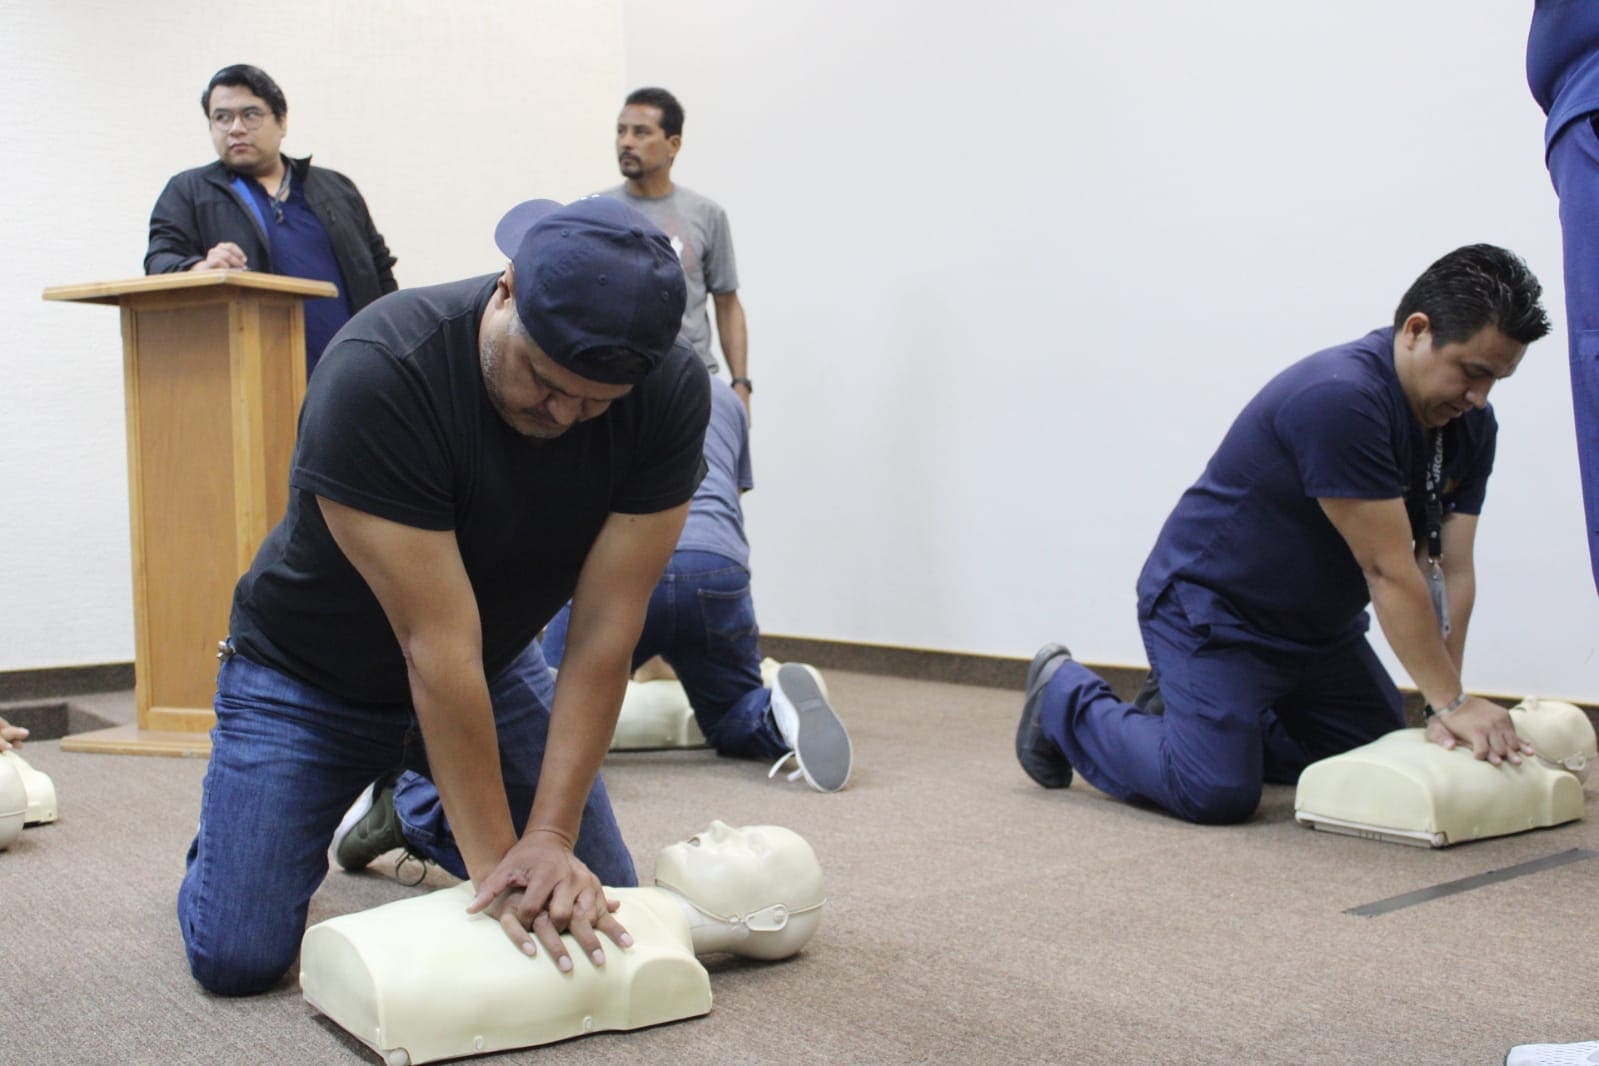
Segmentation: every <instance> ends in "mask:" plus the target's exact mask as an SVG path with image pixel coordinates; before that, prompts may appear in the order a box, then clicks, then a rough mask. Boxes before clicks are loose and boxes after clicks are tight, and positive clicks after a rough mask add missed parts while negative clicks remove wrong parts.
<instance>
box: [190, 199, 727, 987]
mask: <svg viewBox="0 0 1599 1066" xmlns="http://www.w3.org/2000/svg"><path fill="white" fill-rule="evenodd" d="M495 236H496V240H497V242H498V243H499V245H500V248H501V249H502V250H503V251H504V252H505V253H506V254H507V255H508V256H509V257H510V260H511V261H510V262H509V263H508V264H507V266H506V268H505V270H504V271H503V273H501V274H499V275H497V276H487V277H482V278H476V279H471V280H467V281H461V282H454V283H451V284H446V285H438V286H433V287H431V288H422V289H411V290H406V291H403V292H399V293H395V294H393V295H390V296H388V297H386V298H384V299H382V300H379V301H378V302H376V303H374V304H372V305H371V306H370V307H368V308H366V309H365V310H363V311H361V312H360V313H359V314H357V315H356V316H355V317H354V318H353V319H351V321H350V322H349V324H348V325H347V326H346V327H345V328H344V329H342V330H341V331H340V332H339V334H338V336H337V337H336V338H335V339H334V341H333V343H332V344H330V345H329V347H328V350H327V352H326V354H325V355H324V356H323V359H322V363H321V364H320V369H318V371H317V373H316V375H315V377H314V378H313V379H312V381H311V385H310V388H309V390H308V391H307V394H306V399H305V406H304V408H303V410H302V411H301V414H300V430H299V440H298V443H297V445H296V448H295V454H294V461H293V466H292V471H291V473H290V489H291V492H290V501H289V505H288V508H287V510H286V513H285V515H284V518H283V520H282V522H280V523H279V524H278V526H277V527H276V528H275V529H274V530H273V531H272V532H271V533H270V534H269V535H268V537H267V539H266V541H265V542H264V543H263V544H262V547H261V550H260V552H259V554H258V555H257V557H256V560H255V563H254V565H252V566H251V568H250V571H249V573H247V574H245V575H244V577H243V578H241V579H240V581H239V584H238V588H237V589H236V591H235V594H234V605H233V615H232V621H231V630H232V635H231V637H230V640H229V642H228V645H227V648H226V651H225V654H224V662H223V665H222V669H221V670H220V672H219V673H218V678H217V696H216V712H217V726H216V729H215V731H214V732H213V734H212V742H213V748H212V756H211V765H210V768H209V770H208V772H207V774H206V779H205V786H204V794H203V797H202V803H201V816H200V828H199V831H198V833H197V834H196V837H195V840H194V843H193V845H192V846H191V847H190V849H189V858H188V871H187V874H186V875H185V877H184V881H183V886H182V888H181V890H180V892H179V897H178V915H179V920H180V924H181V926H182V930H183V936H184V941H185V944H186V946H187V949H188V955H189V963H190V968H191V970H192V971H193V972H194V975H195V977H196V978H197V979H198V980H199V981H200V982H201V984H203V985H204V986H205V987H206V988H208V989H210V990H212V991H215V992H219V993H223V994H233V995H244V994H250V993H253V992H259V991H262V990H265V989H267V988H269V987H271V986H272V985H273V984H275V983H276V982H277V981H278V980H279V979H280V978H281V977H282V975H283V974H284V973H285V972H286V971H287V969H288V967H289V965H290V964H291V963H292V962H293V959H294V956H295V952H296V951H297V949H298V947H299V942H300V937H301V935H302V933H303V932H304V927H305V916H306V908H307V904H308V902H309V900H310V897H311V894H312V893H313V892H315V890H316V888H317V886H318V885H319V884H320V883H321V880H322V878H323V877H324V876H325V875H326V872H327V860H326V856H325V849H326V848H327V847H328V843H329V841H330V840H331V839H332V838H333V836H334V833H335V829H336V827H337V826H338V823H339V820H340V815H341V814H342V813H343V812H344V811H345V810H346V809H347V808H349V807H350V806H351V802H352V800H355V799H356V797H357V795H358V794H360V793H361V792H362V789H363V786H368V785H370V783H371V782H373V781H374V780H375V779H378V778H380V777H383V776H384V775H387V774H391V773H392V772H394V771H396V770H399V769H401V768H406V769H411V770H415V771H417V772H419V773H422V774H424V775H426V776H428V777H430V778H431V779H432V780H433V781H434V782H435V783H436V784H437V786H438V791H439V793H440V795H441V799H442V804H443V807H444V812H445V815H446V816H447V818H448V823H449V826H448V830H446V831H444V832H438V831H434V830H432V829H429V828H424V827H420V826H418V827H412V826H402V827H401V828H402V829H404V830H407V831H406V832H405V834H404V836H405V843H406V845H407V846H408V847H410V848H411V849H412V850H414V851H416V852H417V853H419V854H421V855H423V856H425V857H427V858H429V859H432V860H433V861H435V862H437V863H439V865H441V866H443V867H444V868H446V869H448V870H450V871H451V872H453V873H455V874H456V875H457V876H461V877H470V878H471V879H472V881H473V882H474V883H475V884H476V885H477V886H478V888H479V894H478V896H477V897H476V899H475V900H474V902H473V904H472V909H473V910H487V911H488V912H489V913H490V914H492V915H494V916H495V917H496V918H497V919H498V920H499V921H500V923H501V925H502V926H503V927H504V928H505V930H506V933H507V935H508V936H510V937H511V939H512V940H513V941H514V942H515V943H516V944H517V945H518V946H519V947H520V948H521V949H522V950H523V951H525V952H527V953H528V954H530V955H531V954H534V953H535V952H536V951H537V945H539V944H542V945H543V946H544V949H545V950H546V951H547V952H549V954H550V956H551V958H552V959H553V960H554V961H555V962H556V964H557V965H559V966H560V967H561V968H562V969H563V970H569V969H570V968H571V966H572V962H571V959H570V958H569V957H568V955H567V953H566V950H565V948H564V947H563V946H562V943H561V939H560V933H561V932H562V931H569V932H571V933H572V934H573V936H574V938H575V939H576V940H577V941H578V943H579V944H580V945H581V946H582V947H583V949H584V950H585V952H586V953H588V954H589V955H590V956H591V957H592V958H593V959H594V961H595V962H596V963H601V962H603V958H604V955H603V949H602V948H601V946H600V941H599V938H598V936H597V933H598V932H604V933H606V934H607V935H608V936H609V937H610V939H611V940H613V941H614V942H616V943H618V944H621V945H623V946H624V947H625V946H626V945H627V944H628V943H629V942H630V938H629V937H628V936H627V933H626V931H625V930H623V929H622V928H621V926H620V925H619V924H617V922H616V920H615V918H614V917H612V916H611V914H610V912H609V907H608V904H607V901H606V898H605V895H604V891H603V890H602V888H601V887H600V886H601V885H602V884H610V885H631V884H634V883H636V880H637V879H636V875H635V873H634V871H633V865H632V861H631V859H630V858H629V856H628V852H627V849H626V847H625V845H624V844H623V842H622V840H621V836H620V833H619V832H618V830H617V828H616V823H615V820H614V818H613V816H612V814H611V811H610V805H609V802H608V800H607V799H606V795H605V791H604V786H603V785H602V784H601V783H600V781H599V778H598V769H599V764H600V761H601V759H602V758H603V756H604V754H605V750H606V747H607V744H608V742H609V740H610V737H611V733H612V730H613V728H614V726H615V721H616V713H617V708H618V706H619V705H620V702H621V697H622V693H623V690H624V687H625V685H626V681H627V673H628V668H629V665H630V658H631V654H632V650H633V645H634V643H635V642H636V641H637V639H638V635H639V629H640V626H641V624H642V621H643V617H644V611H645V608H646V606H647V604H648V601H649V596H650V592H651V590H652V589H653V587H654V585H655V583H656V581H657V580H658V579H659V578H660V575H661V572H662V570H663V568H664V567H665V564H666V561H667V559H668V558H669V557H670V556H671V553H672V550H673V547H674V546H675V545H676V542H677V538H678V534H679V532H680V531H681V529H682V526H683V520H684V517H685V515H686V514H687V512H688V502H689V500H690V498H691V497H692V496H693V494H694V489H695V486H696V485H697V484H698V482H699V479H700V476H701V471H702V465H701V449H702V444H703V437H704V432H705V424H706V419H707V417H708V413H709V395H708V388H707V385H708V382H707V380H706V378H705V374H704V370H703V369H702V368H701V367H700V366H699V365H698V364H697V362H696V360H695V359H694V357H693V356H692V354H690V353H689V352H687V351H686V350H685V349H680V348H674V347H673V339H674V337H675V336H676V333H677V327H678V323H679V321H680V319H681V317H682V312H683V302H684V283H683V275H682V270H681V268H680V267H679V266H678V263H677V258H676V255H675V254H674V253H673V251H672V248H671V244H670V243H669V242H668V240H667V239H666V237H665V236H664V235H663V234H661V233H660V231H658V230H656V229H655V228H654V227H653V226H651V225H650V223H649V222H648V221H647V220H645V219H644V218H643V216H641V215H639V214H638V213H637V212H635V211H633V210H632V209H630V208H628V207H626V206H625V205H623V204H620V203H618V202H616V201H613V200H607V199H588V200H581V201H578V202H577V203H575V204H572V205H569V206H567V207H564V208H561V207H559V206H558V205H556V204H553V203H550V202H548V201H533V202H530V203H527V204H522V205H519V206H518V207H516V208H513V209H512V211H511V212H510V213H509V214H507V215H506V217H505V219H503V220H502V221H501V223H500V227H499V229H498V230H497V231H496V234H495ZM568 598H571V600H572V603H573V610H572V627H571V636H570V638H569V643H568V649H567V658H566V662H565V663H564V665H563V669H562V671H561V674H560V680H559V683H558V684H555V685H554V686H553V687H552V683H551V680H550V675H549V672H548V670H547V668H546V667H545V664H544V661H543V658H542V656H541V655H540V653H539V650H538V645H537V644H536V643H535V642H534V640H533V638H534V636H535V635H536V634H537V633H538V632H539V630H540V629H541V628H542V627H543V626H544V624H545V623H546V622H547V621H548V620H549V618H550V616H551V615H553V614H554V613H555V611H556V610H557V609H558V608H559V607H560V606H561V605H562V603H563V602H565V601H566V600H567V599H568ZM495 766H498V768H499V770H500V772H499V773H493V772H485V771H488V770H489V769H490V768H492V767H495ZM369 791H370V790H369Z"/></svg>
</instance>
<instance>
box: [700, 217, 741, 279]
mask: <svg viewBox="0 0 1599 1066" xmlns="http://www.w3.org/2000/svg"><path fill="white" fill-rule="evenodd" d="M705 230H706V239H705V262H704V263H702V264H701V267H702V269H703V271H704V274H705V289H706V291H707V292H712V293H718V292H736V291H737V290H738V261H737V259H736V258H735V257H734V255H733V227H732V226H731V225H730V224H729V223H728V221H727V212H726V211H723V210H722V209H721V207H719V206H716V205H712V209H711V212H710V217H709V218H707V219H706V222H705Z"/></svg>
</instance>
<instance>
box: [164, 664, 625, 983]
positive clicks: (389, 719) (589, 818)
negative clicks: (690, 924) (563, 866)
mask: <svg viewBox="0 0 1599 1066" xmlns="http://www.w3.org/2000/svg"><path fill="white" fill-rule="evenodd" d="M489 691H490V698H491V700H492V702H493V705H494V723H495V729H496V731H497V733H498V734H499V746H500V772H501V774H502V775H503V777H504V779H505V790H506V793H507V796H508V799H509V802H510V808H511V820H512V822H513V823H514V824H515V826H516V830H517V832H518V833H520V832H521V831H522V830H523V828H524V827H525V826H526V824H527V816H528V814H529V813H530V811H531V810H532V806H533V792H534V789H535V788H536V787H537V785H538V773H539V766H540V764H541V763H542V761H543V758H544V743H545V733H546V730H547V728H548V725H549V707H550V700H551V696H552V692H553V690H552V687H551V681H550V674H549V669H548V668H547V667H546V666H545V664H544V657H543V656H542V655H541V654H540V652H539V648H538V645H537V644H532V645H529V646H528V648H527V650H526V651H524V652H523V653H522V655H521V656H520V657H518V659H517V660H516V661H515V662H514V663H512V664H511V666H510V667H508V668H507V669H506V670H505V671H504V672H503V673H502V674H500V676H498V677H497V678H495V679H494V680H493V681H492V682H491V683H490V686H489ZM215 706H216V715H217V724H216V728H215V729H213V730H212V731H211V763H210V766H209V767H208V768H207V770H206V775H205V784H204V790H203V792H202V795H201V799H200V826H199V829H198V830H197V831H196V833H195V837H194V842H193V843H192V844H191V845H190V846H189V856H188V869H187V872H186V873H185V874H184V878H183V885H182V887H181V888H180V889H179V890H178V924H179V926H180V927H181V928H182V931H183V941H184V945H185V947H186V949H187V951H188V957H189V969H190V970H191V971H192V972H193V974H194V976H195V979H196V980H198V981H199V982H200V984H202V985H203V986H205V987H206V988H207V989H209V990H210V991H212V992H216V993H219V994H222V995H250V994H253V993H256V992H262V991H265V990H266V989H268V988H270V987H272V986H273V985H274V984H276V983H277V982H278V980H279V979H280V978H282V976H283V975H284V974H285V973H286V972H287V971H288V969H289V967H290V966H291V965H292V964H293V962H294V958H295V955H296V954H297V953H298V951H299V948H300V938H301V937H302V935H303V934H304V933H305V917H306V908H307V906H308V905H309V903H310V900H311V895H312V893H314V892H315V891H316V890H317V886H318V885H320V884H321V883H322V879H323V878H324V877H325V876H326V875H327V872H328V857H327V848H328V844H329V843H330V842H331V841H332V839H333V832H334V830H335V829H336V828H337V827H338V824H339V819H340V818H342V817H343V815H344V812H345V811H346V810H347V809H348V808H349V806H350V804H352V803H353V802H355V799H356V797H357V796H358V795H360V793H361V790H362V789H364V788H365V787H366V786H367V785H369V784H371V783H372V782H373V781H374V780H375V779H376V778H378V777H379V776H381V775H383V774H386V773H388V772H390V771H393V770H398V769H401V768H405V769H408V770H411V771H414V772H415V773H416V774H417V775H420V777H421V778H427V777H428V776H429V770H428V764H427V753H426V752H425V751H424V750H423V746H422V737H421V732H420V730H419V728H418V726H417V723H416V717H415V714H414V713H413V712H412V711H411V709H410V707H409V706H371V705H360V704H351V703H347V702H345V701H344V700H341V699H339V698H337V697H335V696H332V695H330V694H328V693H326V692H323V691H322V690H320V689H317V688H313V687H312V686H310V685H307V684H305V683H303V682H300V681H297V680H295V679H294V678H292V677H289V676H287V675H285V674H282V673H279V672H278V671H276V670H272V669H269V668H267V667H264V666H261V665H259V664H257V663H253V662H250V661H249V660H247V659H245V658H244V657H243V656H242V655H234V656H232V657H231V658H229V659H228V660H227V661H226V662H224V663H223V665H222V669H221V670H220V671H219V672H218V673H217V694H216V704H215ZM427 784H428V787H429V788H431V787H432V782H431V781H430V780H429V781H428V782H427ZM397 806H398V804H397ZM432 806H433V809H432V811H431V812H420V813H419V812H418V811H415V810H413V811H407V812H402V815H401V823H402V827H403V830H404V833H405V837H406V841H407V843H408V844H409V845H410V846H411V847H412V849H413V850H414V851H416V853H417V854H419V855H422V856H423V857H425V858H428V859H431V860H432V861H433V862H436V863H437V864H438V865H440V866H441V867H443V868H444V869H446V870H449V871H450V872H451V873H453V874H455V875H456V876H457V877H463V878H464V877H465V876H466V866H465V863H463V862H462V860H461V854H460V852H459V851H458V850H457V849H456V847H455V843H454V840H453V839H452V838H451V836H450V833H449V829H448V827H447V826H446V825H445V824H444V821H443V811H442V809H440V805H439V804H438V802H437V799H436V793H435V800H434V803H433V805H432ZM408 818H409V819H410V820H409V821H408V820H407V819H408ZM576 852H577V855H578V857H579V858H580V859H582V860H583V862H584V863H586V864H587V865H588V867H589V868H590V869H591V870H593V871H594V873H595V874H597V875H598V876H599V878H600V880H601V881H602V882H604V883H605V884H607V885H618V886H631V885H634V884H637V883H638V877H637V874H636V873H635V872H634V870H633V860H632V858H631V856H630V855H629V854H628V850H627V846H626V845H625V844H624V843H623V841H622V835H621V832H620V830H619V829H618V828H617V825H616V819H615V818H614V816H613V815H612V813H611V805H610V801H609V799H607V797H606V793H605V786H604V784H603V783H601V782H600V781H599V780H597V779H596V781H595V783H594V789H593V791H592V792H590V793H589V797H588V803H587V805H586V806H585V807H584V809H583V820H582V825H581V829H580V833H579V837H578V842H577V848H576Z"/></svg>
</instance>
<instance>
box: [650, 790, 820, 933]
mask: <svg viewBox="0 0 1599 1066" xmlns="http://www.w3.org/2000/svg"><path fill="white" fill-rule="evenodd" d="M655 883H656V885H658V886H660V887H661V888H665V889H670V890H671V891H673V892H675V893H677V894H678V895H679V896H681V897H682V898H683V899H684V900H686V901H687V902H688V903H689V905H690V906H692V907H693V908H694V909H695V910H697V911H699V912H700V913H701V914H703V915H705V916H706V917H707V918H709V919H711V920H713V921H717V922H721V923H723V924H724V925H726V926H728V927H729V928H731V929H734V930H736V931H738V933H739V936H740V939H739V941H738V946H737V949H736V950H737V952H738V954H740V955H748V956H751V957H753V958H758V959H781V958H786V957H788V956H789V955H792V954H794V953H795V952H797V951H799V949H800V948H801V947H802V946H804V944H805V942H806V941H808V940H809V939H810V938H811V934H812V933H814V932H815V931H816V927H817V925H818V924H820V922H821V917H822V904H823V903H824V902H825V901H826V896H825V894H824V892H823V889H822V866H821V863H819V862H817V860H816V853H815V852H814V851H812V850H811V846H810V845H809V844H807V843H806V842H805V838H804V837H802V836H800V835H799V834H798V833H796V832H794V831H793V830H790V829H784V828H783V827H781V826H776V825H747V826H743V827H735V826H730V825H728V824H727V823H726V822H720V821H716V822H712V823H711V824H710V825H709V826H707V827H706V828H705V829H704V830H702V831H701V832H699V833H696V834H695V835H694V836H692V837H689V838H688V839H687V840H684V841H681V842H679V843H677V844H672V845H670V846H668V847H665V848H662V849H661V853H660V855H658V856H657V857H656V859H655Z"/></svg>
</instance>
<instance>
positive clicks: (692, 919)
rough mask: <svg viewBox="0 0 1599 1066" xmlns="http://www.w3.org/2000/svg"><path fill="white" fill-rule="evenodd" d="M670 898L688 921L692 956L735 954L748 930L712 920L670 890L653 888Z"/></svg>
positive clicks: (719, 920) (718, 920)
mask: <svg viewBox="0 0 1599 1066" xmlns="http://www.w3.org/2000/svg"><path fill="white" fill-rule="evenodd" d="M655 887H656V888H659V889H660V890H661V891H662V892H665V893H666V894H667V895H669V896H671V897H672V899H673V901H674V902H676V903H677V905H678V906H679V907H680V908H682V911H683V916H684V917H685V918H687V919H688V935H689V939H690V940H692V941H693V943H694V954H696V955H709V954H712V953H714V952H718V951H731V952H735V953H736V952H737V951H738V947H739V943H740V942H741V941H743V940H744V939H745V938H747V937H748V936H749V935H750V934H749V930H748V929H746V928H744V927H743V926H742V925H732V924H730V923H728V922H724V921H722V920H721V919H720V918H712V917H711V916H710V915H709V914H706V913H705V912H704V911H702V910H700V909H699V908H698V907H696V906H694V904H692V903H690V902H689V901H688V900H686V899H684V898H683V897H682V896H680V895H678V894H677V893H676V892H674V891H672V890H671V889H670V888H663V887H662V886H660V885H657V886H655Z"/></svg>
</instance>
